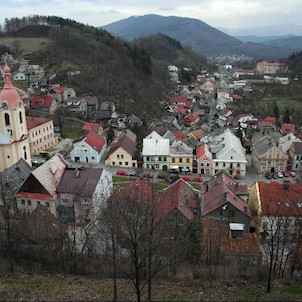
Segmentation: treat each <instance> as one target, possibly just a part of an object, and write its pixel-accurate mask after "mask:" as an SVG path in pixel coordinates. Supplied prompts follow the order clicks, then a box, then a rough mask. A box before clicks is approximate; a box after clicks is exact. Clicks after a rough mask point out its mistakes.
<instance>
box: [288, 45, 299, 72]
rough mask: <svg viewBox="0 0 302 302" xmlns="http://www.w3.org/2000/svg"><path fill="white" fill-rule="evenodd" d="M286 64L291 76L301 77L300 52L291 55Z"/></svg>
mask: <svg viewBox="0 0 302 302" xmlns="http://www.w3.org/2000/svg"><path fill="white" fill-rule="evenodd" d="M287 63H288V67H289V69H290V70H291V71H292V74H293V75H299V76H300V77H301V76H302V50H301V51H299V52H294V53H292V54H291V55H290V56H289V57H288V58H287Z"/></svg>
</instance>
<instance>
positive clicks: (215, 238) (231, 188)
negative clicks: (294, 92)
mask: <svg viewBox="0 0 302 302" xmlns="http://www.w3.org/2000/svg"><path fill="white" fill-rule="evenodd" d="M0 70H1V74H2V76H3V87H1V92H0V225H1V229H2V230H4V232H3V234H5V231H7V230H10V228H14V231H13V232H12V233H11V234H9V235H7V236H15V237H14V238H18V244H17V245H16V244H12V238H13V237H7V236H4V238H5V239H4V240H3V242H6V244H7V245H6V246H5V248H6V249H7V251H8V252H7V257H8V258H9V259H10V260H9V261H8V265H12V263H13V262H14V261H15V260H13V259H11V258H13V257H14V255H17V254H18V253H19V256H18V257H19V258H20V259H23V261H24V259H25V258H26V257H25V254H26V253H32V256H31V257H32V262H31V263H32V265H34V264H33V263H36V262H38V260H37V259H38V257H37V258H35V259H34V257H35V256H33V255H34V254H35V253H36V254H35V255H37V254H38V251H39V248H38V249H37V250H38V251H37V252H35V253H33V252H32V251H33V250H34V247H40V251H42V249H45V247H47V248H48V249H49V250H52V251H53V253H56V256H54V255H53V254H52V255H49V259H50V258H51V259H52V260H49V259H48V260H45V263H46V264H45V265H47V261H50V262H51V263H54V262H55V263H56V265H57V266H58V267H59V264H58V263H59V261H61V262H60V263H62V261H63V260H62V259H59V253H58V252H57V251H58V250H59V249H60V251H66V250H67V248H66V245H68V248H69V257H68V260H66V262H65V265H70V267H73V268H75V269H77V270H79V271H81V272H86V273H87V271H90V270H91V267H92V265H91V263H90V262H89V261H91V259H92V258H93V257H94V256H95V257H99V256H100V257H103V259H107V262H108V263H109V262H110V261H112V260H111V259H114V261H116V263H120V264H119V265H120V267H123V268H122V269H123V270H125V271H127V272H129V271H130V272H132V267H131V265H132V264H129V268H127V267H126V265H127V264H125V263H128V262H127V261H126V262H125V263H124V262H123V260H122V259H126V257H127V256H126V255H131V257H138V259H136V260H138V261H142V263H144V264H142V265H141V266H137V267H135V268H136V269H137V270H136V271H135V272H136V274H139V278H141V280H144V279H145V276H146V270H148V267H149V266H148V261H151V260H150V259H151V258H152V259H153V260H152V261H153V262H152V263H153V267H152V269H154V270H156V269H158V268H159V267H160V266H161V265H162V266H164V265H165V266H166V267H168V268H169V270H170V273H171V274H173V273H175V274H176V273H177V271H178V270H180V268H181V267H183V265H184V263H190V265H191V266H195V265H197V263H198V265H200V266H202V267H203V268H202V270H203V273H204V274H207V276H209V277H213V276H216V277H217V276H218V275H219V276H220V277H234V276H235V275H242V276H245V278H248V277H255V276H258V274H259V272H261V271H266V272H268V275H269V278H272V277H271V276H272V275H275V276H279V277H281V276H283V275H286V274H291V275H294V276H299V278H300V277H301V272H302V246H301V242H302V241H301V236H302V232H301V230H302V183H301V178H302V174H301V172H302V129H301V128H300V126H301V125H300V124H298V123H297V121H294V118H293V117H292V113H291V112H289V111H288V110H284V111H282V110H283V109H284V108H282V109H281V108H278V106H277V104H276V103H270V102H269V100H268V104H273V108H271V112H270V114H268V115H266V116H261V115H257V114H255V113H253V112H247V111H241V112H239V111H238V110H239V109H240V108H242V107H240V104H244V103H245V102H246V104H248V103H249V102H256V100H255V99H253V97H252V96H253V93H254V92H255V90H256V89H258V88H257V87H259V86H258V85H262V86H261V87H263V86H264V85H268V86H270V87H286V86H288V85H291V84H292V83H295V82H296V83H295V84H297V85H298V79H295V78H293V77H292V75H291V74H290V71H289V69H288V66H287V64H286V63H280V62H268V61H261V62H258V63H257V65H256V66H254V68H253V69H249V70H244V69H240V68H234V67H233V66H232V65H230V64H229V65H225V64H224V65H221V66H217V69H216V71H209V70H208V68H207V67H205V66H203V67H201V68H200V70H199V73H198V75H197V76H196V77H195V76H194V77H192V78H191V82H190V83H186V84H183V83H181V82H180V80H179V72H180V70H179V68H178V67H177V66H167V73H169V75H170V78H171V81H172V82H173V83H174V87H175V90H174V91H173V94H172V93H171V95H169V96H167V98H166V99H163V100H156V101H155V102H157V106H159V107H160V110H161V112H162V116H161V117H160V118H157V119H154V120H150V121H149V120H146V119H145V117H142V116H136V115H134V114H126V113H125V112H119V111H118V109H117V108H116V104H114V102H112V101H111V100H110V101H104V102H100V101H99V100H98V98H97V97H96V96H94V95H89V94H87V95H83V96H79V95H77V92H76V91H75V90H74V89H73V87H66V86H65V85H64V83H63V84H62V83H56V74H47V73H46V72H45V70H44V69H43V67H41V66H39V65H34V62H29V61H28V60H26V59H24V58H14V57H13V55H11V54H9V53H5V54H2V56H1V68H0ZM185 72H187V73H189V74H190V69H187V70H185ZM70 76H74V77H80V76H81V72H80V71H79V70H75V71H74V72H73V73H72V74H71V75H70ZM20 82H22V83H23V85H22V87H23V88H22V89H21V88H16V87H20V85H19V83H20ZM24 83H26V85H25V84H24ZM300 91H301V88H300ZM255 106H257V105H255ZM238 108H239V109H238ZM64 131H65V132H64ZM68 131H70V132H72V131H73V135H69V132H68ZM74 133H76V134H75V135H74ZM140 206H141V207H140ZM129 211H132V212H131V213H132V214H133V215H132V216H131V219H129V217H130V214H129ZM108 213H109V215H108ZM126 213H127V214H126ZM108 217H109V218H110V219H111V220H110V219H109V218H108ZM134 219H137V221H136V222H137V224H135V226H134V225H131V226H130V227H129V223H130V222H133V220H134ZM109 220H110V221H111V224H110V222H108V221H109ZM104 221H106V225H105V223H104ZM142 224H143V225H144V226H145V228H143V227H142ZM138 225H139V226H138ZM157 225H161V227H157ZM199 226H200V228H199ZM127 227H129V229H127ZM136 227H137V228H136ZM123 228H124V229H123ZM100 229H101V231H100ZM131 231H136V232H137V233H138V237H137V238H135V240H137V241H135V242H134V241H133V240H134V238H133V236H132V233H131ZM106 232H107V233H106ZM100 233H101V234H103V235H104V234H105V235H104V236H103V238H101V239H100V237H101V235H100ZM6 234H8V233H6ZM112 234H114V235H116V237H111V236H110V235H112ZM150 234H155V235H154V237H152V239H150V238H151V237H150V236H151V235H150ZM189 234H190V236H188V235H189ZM191 235H192V236H191ZM193 235H194V236H193ZM148 236H149V237H148ZM188 237H190V238H188ZM112 238H116V240H117V241H115V240H113V239H112ZM192 238H194V239H192ZM147 239H148V240H149V241H148V240H147ZM189 239H190V240H189ZM112 240H113V241H112ZM150 240H151V241H152V244H153V242H155V243H154V246H153V245H152V249H151V250H152V251H153V252H154V257H151V256H150V254H148V253H144V252H143V251H142V250H144V248H141V249H139V248H137V246H141V247H142V246H144V247H145V246H146V247H145V248H146V249H148V247H150V246H148V242H149V244H150ZM134 243H135V244H136V245H135V244H134ZM62 246H65V248H62ZM42 247H43V248H42ZM113 247H114V248H115V251H113ZM136 248H137V249H136ZM151 250H149V251H151ZM19 251H20V252H19ZM26 251H27V252H26ZM44 251H45V250H44ZM55 251H56V252H55ZM116 251H117V252H116ZM114 252H116V255H115V256H114V257H113V258H112V257H111V256H110V255H111V254H112V253H114ZM62 253H63V252H62ZM127 253H128V254H127ZM75 255H78V256H75ZM85 255H86V258H85ZM148 255H149V256H150V257H151V258H150V257H149V258H148ZM80 256H81V258H80ZM45 257H46V256H45ZM74 257H78V258H77V264H74ZM106 257H107V258H106ZM46 258H47V257H46ZM109 258H110V260H108V259H109ZM66 259H67V258H66ZM71 259H73V260H71ZM83 259H85V260H83ZM87 259H89V260H87ZM81 261H82V262H81ZM119 261H120V262H119ZM20 262H22V261H21V260H20ZM63 262H64V261H63ZM87 263H89V264H87ZM110 263H111V262H110ZM121 263H123V265H122V264H121ZM129 263H130V262H129ZM225 263H228V265H229V267H232V269H230V270H226V269H225ZM149 264H150V262H149ZM35 265H37V264H35ZM48 265H49V264H48ZM76 265H78V267H76ZM112 265H116V264H110V265H109V264H108V266H109V267H112ZM144 265H145V266H144ZM150 266H151V265H150ZM70 270H71V269H70V268H68V269H67V271H70ZM85 270H87V271H85ZM108 270H109V268H108ZM159 271H160V270H159ZM107 275H108V272H107ZM133 278H134V277H133ZM133 280H136V281H135V282H136V283H135V282H134V286H135V287H137V288H139V289H141V286H142V283H141V284H137V282H138V281H137V279H135V278H134V279H133ZM268 280H269V282H268V287H270V286H271V285H270V282H271V279H268ZM268 290H269V288H268Z"/></svg>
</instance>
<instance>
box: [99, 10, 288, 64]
mask: <svg viewBox="0 0 302 302" xmlns="http://www.w3.org/2000/svg"><path fill="white" fill-rule="evenodd" d="M103 28H104V29H106V30H108V31H109V32H111V33H112V34H114V35H116V36H119V37H122V38H126V39H129V40H132V39H134V38H137V37H141V36H145V35H150V34H157V33H161V34H165V35H168V36H170V37H172V38H174V39H176V40H178V41H180V42H181V43H182V44H183V45H186V46H189V47H191V48H192V49H193V50H194V51H195V52H197V53H199V54H202V55H207V56H217V55H226V54H229V55H230V54H236V55H242V54H244V55H246V56H251V57H254V58H266V59H276V58H279V57H285V56H287V55H289V54H290V53H291V50H288V49H285V48H278V47H273V46H268V45H262V44H258V43H244V42H242V41H240V40H238V39H235V38H233V37H231V36H229V35H227V34H225V33H223V32H221V31H219V30H217V29H216V28H214V27H211V26H209V25H208V24H206V23H205V22H202V21H200V20H197V19H191V18H182V17H174V16H171V17H162V16H158V15H145V16H133V17H130V18H127V19H123V20H120V21H117V22H114V23H111V24H108V25H106V26H103Z"/></svg>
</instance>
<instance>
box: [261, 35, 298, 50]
mask: <svg viewBox="0 0 302 302" xmlns="http://www.w3.org/2000/svg"><path fill="white" fill-rule="evenodd" d="M262 43H263V44H265V45H268V46H274V47H286V48H288V49H291V50H292V51H300V50H302V36H294V37H281V38H278V39H274V40H270V41H264V42H262Z"/></svg>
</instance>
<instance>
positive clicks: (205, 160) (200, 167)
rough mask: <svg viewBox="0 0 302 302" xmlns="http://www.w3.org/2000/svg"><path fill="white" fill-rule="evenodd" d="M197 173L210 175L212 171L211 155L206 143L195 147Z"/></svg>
mask: <svg viewBox="0 0 302 302" xmlns="http://www.w3.org/2000/svg"><path fill="white" fill-rule="evenodd" d="M196 161H197V173H198V174H199V175H210V174H211V172H212V162H213V156H212V153H211V152H210V150H209V147H208V145H207V144H202V145H201V146H199V147H197V148H196Z"/></svg>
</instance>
